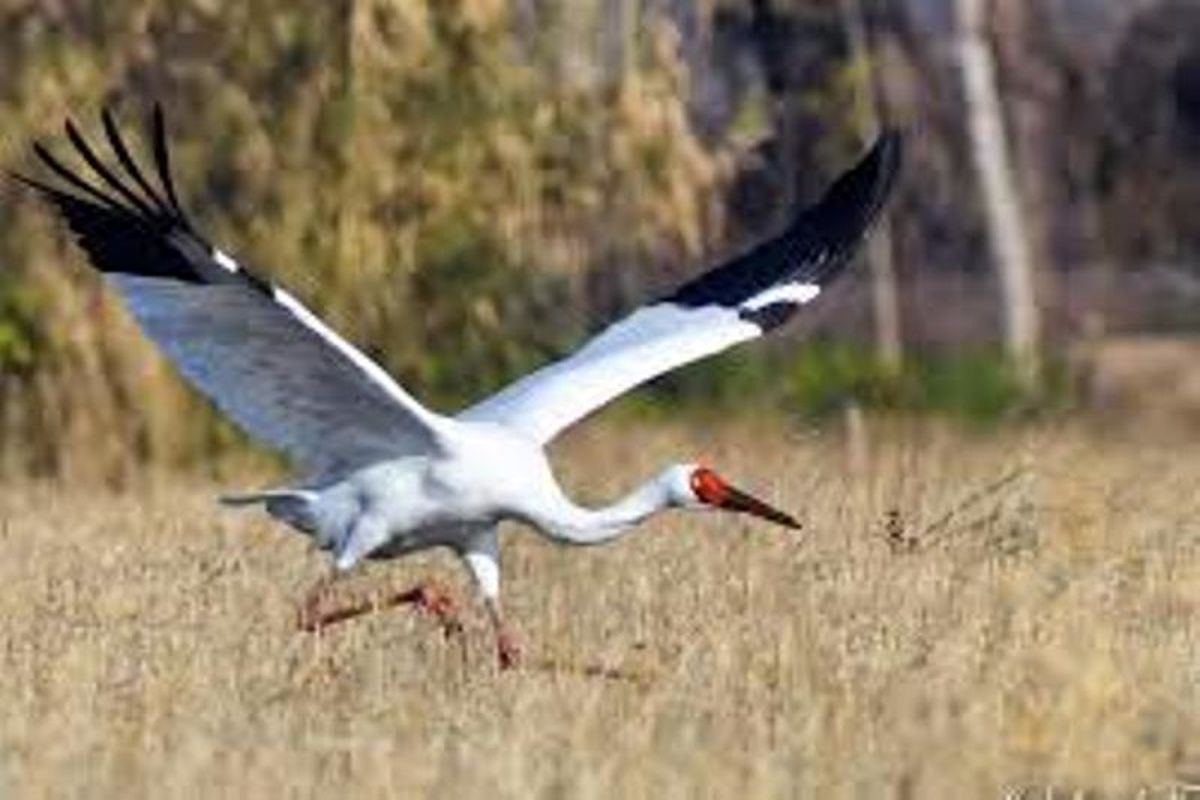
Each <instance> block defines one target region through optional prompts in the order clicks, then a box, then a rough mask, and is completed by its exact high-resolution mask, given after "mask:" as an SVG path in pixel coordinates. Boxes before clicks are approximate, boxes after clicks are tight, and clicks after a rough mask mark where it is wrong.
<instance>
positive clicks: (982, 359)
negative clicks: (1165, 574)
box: [630, 340, 1072, 425]
mask: <svg viewBox="0 0 1200 800" xmlns="http://www.w3.org/2000/svg"><path fill="white" fill-rule="evenodd" d="M1068 378H1069V376H1068V374H1067V371H1066V369H1065V366H1064V365H1062V364H1061V363H1052V364H1051V365H1050V366H1049V367H1048V369H1047V375H1046V379H1045V385H1044V386H1043V387H1042V388H1041V391H1040V393H1039V394H1038V396H1036V397H1031V396H1029V395H1028V394H1027V393H1025V392H1024V391H1023V390H1022V388H1021V385H1020V383H1019V382H1018V381H1017V377H1016V375H1015V373H1014V372H1013V370H1012V368H1011V367H1010V365H1009V364H1008V362H1007V359H1006V358H1005V357H1004V353H1003V352H1002V351H1001V350H999V349H998V348H993V349H976V350H965V351H945V352H933V351H926V352H922V353H919V354H915V355H913V356H912V357H910V358H909V359H908V360H906V361H905V362H904V363H903V365H902V367H901V368H900V370H899V371H896V370H895V369H894V368H889V367H888V366H887V365H886V364H884V363H883V362H882V361H881V360H880V359H879V357H878V355H877V354H876V353H875V352H874V351H873V350H871V349H869V348H868V347H866V346H865V345H862V344H856V343H853V342H846V341H834V340H816V341H810V342H806V343H804V344H801V345H799V346H796V345H795V343H789V346H781V347H778V348H774V349H772V350H771V352H770V353H768V354H767V356H766V357H760V356H758V355H756V354H755V353H753V352H749V351H746V350H737V351H732V352H730V353H728V354H725V355H721V356H718V357H717V358H715V359H712V360H710V361H706V362H702V363H700V364H697V365H695V366H691V367H688V368H686V369H684V370H683V371H680V372H678V373H674V374H672V375H669V376H666V377H664V378H661V379H660V380H659V381H657V382H656V383H655V384H654V385H653V387H652V388H651V390H650V392H648V393H647V394H646V397H645V398H644V400H643V401H642V402H640V403H633V404H630V405H631V406H632V407H633V408H634V409H637V411H636V413H640V414H645V413H650V414H654V413H655V412H656V410H657V409H658V408H672V409H678V408H679V407H680V406H683V407H686V408H688V409H689V410H691V411H694V412H698V413H701V414H711V415H714V416H728V415H731V414H737V413H756V412H759V411H769V410H776V409H783V410H784V411H786V412H787V413H790V414H796V415H799V416H801V417H805V418H810V419H811V418H821V417H824V416H829V415H832V414H837V413H840V412H841V411H843V410H844V409H845V408H846V407H848V406H850V405H859V406H863V407H866V408H871V409H876V410H882V411H899V412H920V413H936V414H942V415H946V416H949V417H954V418H958V419H961V420H963V421H965V422H969V423H974V424H980V425H990V424H994V423H999V422H1004V421H1011V420H1013V419H1014V418H1017V417H1023V416H1027V415H1030V414H1041V413H1053V412H1056V411H1060V410H1062V409H1064V408H1066V407H1067V406H1068V405H1069V404H1070V402H1071V400H1072V397H1071V394H1072V389H1071V386H1070V383H1069V380H1068Z"/></svg>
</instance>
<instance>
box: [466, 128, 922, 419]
mask: <svg viewBox="0 0 1200 800" xmlns="http://www.w3.org/2000/svg"><path fill="white" fill-rule="evenodd" d="M900 149H901V146H900V136H899V134H897V133H895V132H888V133H884V134H883V135H882V136H880V137H879V139H878V141H877V142H876V143H875V145H874V147H872V148H871V151H870V152H869V153H867V155H866V156H865V157H864V158H863V159H862V161H860V162H859V163H858V165H857V166H855V167H854V168H853V169H851V170H850V171H849V172H847V173H846V174H844V175H843V176H842V177H841V178H839V179H838V180H837V182H835V183H834V184H833V186H832V187H830V189H829V191H828V192H827V193H826V194H825V197H824V198H823V199H822V200H821V201H820V202H819V203H817V204H816V205H815V206H812V207H811V208H808V209H806V210H804V211H802V212H800V213H799V214H798V215H797V216H796V217H795V218H794V219H793V220H792V222H791V223H790V224H789V225H788V226H787V228H786V229H784V231H783V232H782V233H781V234H780V235H779V236H777V237H776V238H774V239H770V240H768V241H766V242H763V243H762V244H759V245H758V246H757V247H755V248H753V249H751V250H750V251H748V252H746V253H745V254H743V255H741V256H740V257H738V258H735V259H733V260H732V261H730V262H728V263H727V264H724V265H723V266H720V267H717V268H716V269H713V270H712V271H710V272H707V273H705V274H704V275H701V276H700V277H698V278H696V279H695V280H693V281H691V282H690V283H687V284H685V285H684V286H682V287H681V288H679V289H678V290H676V291H675V292H674V293H673V294H671V295H669V296H667V297H664V298H662V299H660V300H658V301H656V302H654V303H652V304H650V305H646V306H643V307H642V308H640V309H638V310H637V311H635V312H634V313H633V314H631V315H630V316H628V317H626V318H625V319H623V320H621V321H620V322H618V323H616V324H614V325H612V326H610V327H609V328H608V329H607V330H605V331H604V332H602V333H601V334H600V335H599V336H597V337H596V338H594V339H592V340H591V341H590V342H588V343H587V344H586V345H585V346H584V347H583V348H582V349H580V350H579V351H577V352H576V353H574V354H573V355H571V356H570V357H568V358H566V359H564V360H562V361H559V362H556V363H554V364H551V365H549V366H547V367H544V368H543V369H541V370H539V371H537V372H535V373H533V374H531V375H529V376H527V377H525V378H523V379H521V380H519V381H517V382H516V383H513V384H512V385H511V386H509V387H507V388H505V389H503V390H502V391H500V392H499V393H497V394H495V395H493V396H492V397H490V398H488V399H486V400H484V401H483V402H481V403H479V404H477V405H475V406H472V407H471V408H469V409H467V410H466V411H464V412H463V413H462V415H461V416H460V418H461V419H468V420H487V421H491V422H497V423H500V424H503V425H506V426H509V427H511V428H514V429H516V430H518V431H521V432H522V433H524V434H525V435H527V436H529V437H531V438H533V439H534V440H536V441H538V442H547V441H549V440H550V439H552V438H553V437H554V436H555V435H556V434H557V433H558V432H559V431H561V430H563V429H564V428H566V427H568V426H569V425H571V424H572V423H574V422H575V421H577V420H579V419H580V418H582V417H584V416H585V415H587V414H588V413H590V412H591V411H593V410H595V409H597V408H599V407H600V406H602V405H604V404H605V403H607V402H608V401H609V400H611V399H613V398H614V397H617V396H618V395H621V394H623V393H625V392H626V391H628V390H630V389H632V388H633V387H635V386H637V385H639V384H641V383H643V382H645V381H647V380H649V379H650V378H653V377H655V376H656V375H661V374H662V373H664V372H668V371H670V370H672V369H674V368H675V367H678V366H681V365H683V364H686V363H688V362H691V361H696V360H698V359H700V358H703V357H705V356H708V355H712V354H714V353H717V352H720V351H721V350H724V349H726V348H728V347H732V346H733V345H735V344H737V343H739V342H744V341H747V340H749V339H754V338H757V337H759V336H762V335H763V334H764V333H767V332H769V331H771V330H772V329H774V328H776V327H778V326H779V325H781V324H783V322H784V321H786V320H787V319H788V318H789V317H791V316H792V314H794V313H795V312H796V311H797V310H798V309H799V308H800V306H802V305H804V304H805V303H808V302H810V301H812V300H813V299H815V298H816V297H817V296H818V295H819V294H820V293H821V291H822V289H823V288H824V287H825V286H828V285H829V283H830V282H831V281H832V280H833V279H834V278H836V277H837V276H838V275H839V274H840V273H841V271H842V268H843V267H844V266H845V265H846V264H847V263H848V262H849V260H850V257H851V256H852V255H853V253H854V250H855V248H856V247H857V245H858V244H859V243H860V242H861V241H862V239H863V238H864V236H865V234H866V232H867V230H868V229H869V228H870V226H871V223H872V221H873V220H874V219H875V218H876V217H877V216H878V214H879V212H880V211H881V210H882V208H883V206H884V204H885V202H886V201H887V197H888V194H889V192H890V190H891V187H892V183H893V181H894V179H895V176H896V173H897V171H898V169H899V166H900Z"/></svg>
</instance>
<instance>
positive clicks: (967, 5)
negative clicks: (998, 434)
mask: <svg viewBox="0 0 1200 800" xmlns="http://www.w3.org/2000/svg"><path fill="white" fill-rule="evenodd" d="M955 8H956V11H957V14H958V26H959V28H958V37H959V52H960V58H961V65H962V73H963V88H964V99H965V101H966V114H967V122H968V125H969V130H970V134H971V148H972V152H973V155H974V159H975V167H976V170H977V172H978V176H979V182H980V187H981V189H982V192H983V196H984V201H985V207H986V209H987V216H988V235H989V241H990V242H991V245H992V257H993V259H994V261H995V264H996V268H997V269H998V270H999V271H1000V276H1001V286H1002V287H1003V289H1004V295H1003V300H1004V311H1005V315H1004V317H1005V329H1006V334H1007V343H1008V351H1009V355H1010V357H1011V358H1012V360H1013V363H1014V364H1015V365H1016V369H1017V372H1018V374H1019V376H1020V379H1021V382H1022V384H1023V385H1024V387H1025V389H1026V390H1027V391H1033V390H1034V389H1035V388H1036V386H1037V384H1038V380H1039V374H1040V371H1041V369H1040V363H1039V362H1040V353H1039V342H1038V312H1037V300H1036V298H1035V296H1034V289H1035V287H1034V275H1033V260H1032V255H1031V253H1030V245H1029V236H1028V233H1027V230H1026V227H1025V220H1024V217H1023V214H1022V210H1021V196H1020V192H1019V190H1018V189H1017V185H1016V179H1017V175H1016V173H1015V172H1014V170H1013V167H1012V164H1011V162H1010V148H1009V144H1008V140H1007V135H1006V133H1005V128H1004V108H1003V105H1002V103H1001V100H1000V94H999V91H998V89H997V76H996V66H995V63H996V62H995V57H994V55H993V53H992V45H991V42H990V40H989V33H988V18H987V11H988V9H989V4H988V2H987V0H956V6H955Z"/></svg>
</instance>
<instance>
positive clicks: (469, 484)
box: [225, 419, 699, 598]
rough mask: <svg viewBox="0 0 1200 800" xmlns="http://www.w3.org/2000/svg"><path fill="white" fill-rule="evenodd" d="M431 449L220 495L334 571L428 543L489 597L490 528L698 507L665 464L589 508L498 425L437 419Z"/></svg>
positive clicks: (604, 521)
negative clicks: (327, 477) (312, 548)
mask: <svg viewBox="0 0 1200 800" xmlns="http://www.w3.org/2000/svg"><path fill="white" fill-rule="evenodd" d="M437 443H438V444H437V452H436V453H433V454H427V455H420V456H407V457H404V458H399V459H394V460H390V461H384V462H380V463H377V464H372V465H370V466H368V467H363V468H361V469H357V470H355V471H353V472H351V473H349V474H348V475H346V476H344V477H342V478H341V479H339V480H337V481H334V482H331V483H328V484H326V485H323V486H314V487H305V488H299V489H281V490H272V491H268V492H262V493H253V494H249V495H234V496H230V497H227V498H225V499H226V501H227V502H229V503H232V504H240V503H245V502H259V501H262V502H265V503H266V505H267V509H268V511H269V512H270V513H271V514H272V515H274V516H276V517H278V518H279V519H281V520H282V521H284V522H287V523H289V524H291V525H292V526H293V527H295V528H297V529H299V530H301V531H303V532H305V533H307V534H308V535H310V536H312V537H313V539H314V541H315V542H316V544H317V545H318V546H319V547H321V548H322V549H324V550H329V551H331V552H332V553H333V554H334V559H335V560H334V563H335V565H336V567H337V568H338V569H339V570H348V569H351V568H353V567H354V566H355V565H356V564H357V563H358V562H359V561H361V560H362V559H364V558H367V557H376V558H392V557H397V556H401V555H406V554H408V553H412V552H415V551H417V550H422V549H426V548H430V547H439V546H443V547H448V548H450V549H452V550H453V551H454V552H456V553H458V554H459V555H460V556H462V557H463V558H464V560H465V562H466V564H467V566H468V567H469V569H470V571H471V573H472V575H473V576H474V577H475V579H476V581H477V583H478V585H479V588H480V590H481V591H482V593H483V594H484V595H485V596H487V597H493V598H494V597H496V596H497V595H498V593H499V563H498V561H497V558H498V553H499V549H498V543H497V541H496V535H497V530H496V526H497V525H498V524H499V523H500V522H502V521H504V520H515V521H519V522H524V523H527V524H529V525H530V526H532V527H533V528H534V529H536V530H538V531H541V532H542V533H543V534H544V535H546V536H547V537H548V538H551V539H553V540H555V541H558V542H561V543H564V544H574V545H589V544H600V543H602V542H605V541H608V540H609V539H612V538H614V537H616V536H619V535H620V534H621V533H623V532H624V531H626V530H628V529H629V528H630V527H631V526H633V525H636V524H637V523H638V522H641V521H642V520H643V519H645V518H646V517H648V516H650V515H651V514H653V513H655V512H656V511H659V510H661V509H663V508H667V507H671V506H677V507H688V506H693V505H699V503H698V501H696V499H695V498H694V496H693V495H692V494H691V492H690V491H689V489H688V483H687V482H688V475H689V468H688V466H686V465H677V466H672V467H670V468H668V469H667V470H665V471H664V472H663V473H662V474H660V475H659V476H657V477H656V478H654V479H653V480H651V481H649V482H648V483H646V484H645V485H643V486H642V487H641V488H639V489H637V490H636V491H634V492H633V493H632V494H630V495H628V496H627V497H625V498H624V499H622V500H620V501H618V502H617V503H614V504H612V505H610V506H607V507H605V508H603V509H598V510H593V509H587V508H583V507H580V506H578V505H576V504H575V503H573V502H572V501H571V500H570V499H569V498H568V497H567V495H566V493H565V492H563V490H562V489H561V487H560V486H559V484H558V481H557V480H556V479H555V477H554V473H553V470H552V469H551V466H550V463H549V461H548V460H547V458H546V454H545V451H544V450H543V449H542V447H541V445H539V444H538V443H537V442H535V441H532V440H530V439H529V438H527V437H526V436H524V435H523V434H520V433H515V432H513V431H511V430H509V429H508V428H506V427H505V426H503V425H498V424H495V423H487V422H473V421H458V420H448V419H443V420H442V421H441V422H440V423H439V425H438V434H437Z"/></svg>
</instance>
